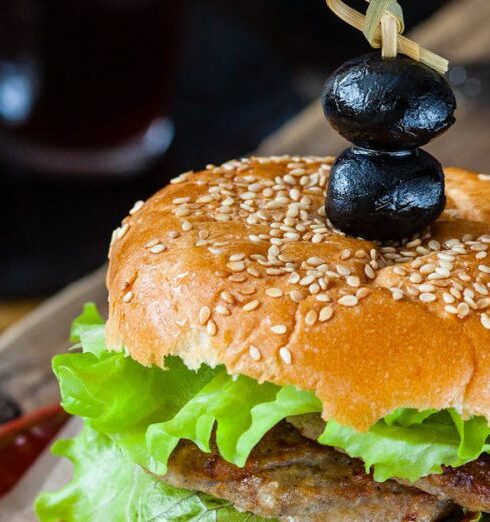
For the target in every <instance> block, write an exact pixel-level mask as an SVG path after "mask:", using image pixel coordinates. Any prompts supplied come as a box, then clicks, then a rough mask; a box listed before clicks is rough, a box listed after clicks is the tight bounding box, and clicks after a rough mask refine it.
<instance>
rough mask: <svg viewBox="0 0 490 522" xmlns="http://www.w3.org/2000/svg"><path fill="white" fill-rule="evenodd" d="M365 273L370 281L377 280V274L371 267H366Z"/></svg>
mask: <svg viewBox="0 0 490 522" xmlns="http://www.w3.org/2000/svg"><path fill="white" fill-rule="evenodd" d="M364 273H365V274H366V277H367V278H368V279H376V272H375V271H374V270H373V268H372V267H371V265H365V266H364Z"/></svg>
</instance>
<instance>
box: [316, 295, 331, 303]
mask: <svg viewBox="0 0 490 522" xmlns="http://www.w3.org/2000/svg"><path fill="white" fill-rule="evenodd" d="M315 299H316V300H317V301H319V302H320V303H330V302H331V301H332V298H331V297H330V296H328V295H327V294H318V295H316V296H315Z"/></svg>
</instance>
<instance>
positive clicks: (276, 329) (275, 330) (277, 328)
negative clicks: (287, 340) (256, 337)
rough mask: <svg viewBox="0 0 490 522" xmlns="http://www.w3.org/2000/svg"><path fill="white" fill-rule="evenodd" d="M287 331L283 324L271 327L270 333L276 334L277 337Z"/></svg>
mask: <svg viewBox="0 0 490 522" xmlns="http://www.w3.org/2000/svg"><path fill="white" fill-rule="evenodd" d="M287 331H288V329H287V326H286V325H285V324H276V325H274V326H271V332H272V333H275V334H278V335H283V334H285V333H286V332H287Z"/></svg>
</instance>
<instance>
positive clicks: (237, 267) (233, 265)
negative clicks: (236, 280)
mask: <svg viewBox="0 0 490 522" xmlns="http://www.w3.org/2000/svg"><path fill="white" fill-rule="evenodd" d="M226 266H227V267H228V268H229V269H230V270H231V271H232V272H243V271H244V270H245V263H244V262H243V261H231V262H230V263H227V265H226Z"/></svg>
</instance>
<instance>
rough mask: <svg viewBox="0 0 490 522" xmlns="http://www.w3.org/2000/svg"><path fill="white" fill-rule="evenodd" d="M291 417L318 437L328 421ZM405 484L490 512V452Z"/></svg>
mask: <svg viewBox="0 0 490 522" xmlns="http://www.w3.org/2000/svg"><path fill="white" fill-rule="evenodd" d="M288 421H289V422H290V423H291V424H293V425H294V426H295V427H296V428H297V429H298V430H299V432H300V433H301V434H302V435H303V436H304V437H307V438H309V439H312V440H316V439H317V438H318V437H319V436H320V435H321V434H322V432H323V430H324V429H325V422H324V421H323V420H322V418H321V417H320V415H298V416H297V417H291V418H289V419H288ZM399 482H400V483H402V484H405V485H411V486H415V487H417V488H419V489H421V490H423V491H426V492H427V493H430V494H431V495H435V496H437V497H438V498H440V499H445V500H453V501H454V502H455V503H456V504H458V505H460V506H463V507H465V508H467V509H469V510H471V511H483V512H485V513H488V512H490V456H489V455H482V456H481V457H480V458H479V459H477V460H475V461H473V462H469V463H468V464H466V465H464V466H461V467H458V468H451V467H449V466H447V467H445V468H444V473H442V474H440V475H429V476H428V477H424V478H422V479H420V480H418V481H417V482H415V483H413V484H409V483H408V482H406V481H399Z"/></svg>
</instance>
